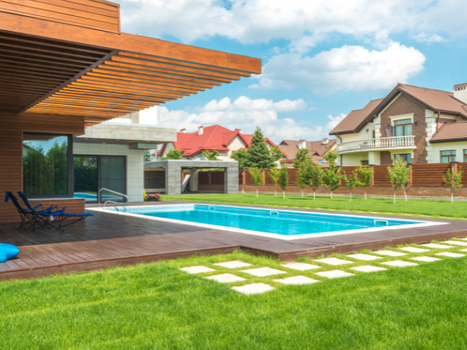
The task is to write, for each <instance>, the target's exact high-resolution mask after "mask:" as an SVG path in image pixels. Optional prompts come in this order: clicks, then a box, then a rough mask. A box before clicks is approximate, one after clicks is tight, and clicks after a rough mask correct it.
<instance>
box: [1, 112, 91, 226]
mask: <svg viewBox="0 0 467 350" xmlns="http://www.w3.org/2000/svg"><path fill="white" fill-rule="evenodd" d="M0 125H1V132H0V195H4V194H5V191H12V192H16V191H22V189H23V176H22V171H23V157H22V152H23V147H22V146H23V132H47V133H63V134H73V135H76V136H77V135H82V134H84V119H83V118H82V117H67V118H64V117H63V116H53V115H48V116H47V117H44V116H43V115H42V116H38V115H18V114H9V113H3V114H2V113H0ZM2 198H4V197H2ZM48 203H49V205H50V204H56V205H58V206H61V207H63V206H65V205H66V206H67V207H68V203H70V209H73V211H74V212H75V213H76V214H78V213H83V212H84V200H71V201H67V200H57V201H56V203H55V201H51V202H48ZM80 203H81V204H80ZM18 220H19V215H18V213H17V211H16V208H15V207H14V206H13V204H12V203H10V202H8V203H5V202H4V201H3V200H2V201H0V223H4V222H16V221H18Z"/></svg>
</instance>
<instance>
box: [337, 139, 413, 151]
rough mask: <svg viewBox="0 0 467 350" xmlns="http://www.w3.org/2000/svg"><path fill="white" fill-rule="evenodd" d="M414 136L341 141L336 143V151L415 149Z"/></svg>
mask: <svg viewBox="0 0 467 350" xmlns="http://www.w3.org/2000/svg"><path fill="white" fill-rule="evenodd" d="M415 148H416V146H415V136H413V135H412V136H393V137H381V138H379V139H368V140H358V141H351V142H343V143H340V144H338V145H337V152H338V153H352V152H364V151H385V150H394V149H415Z"/></svg>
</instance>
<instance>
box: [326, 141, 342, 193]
mask: <svg viewBox="0 0 467 350" xmlns="http://www.w3.org/2000/svg"><path fill="white" fill-rule="evenodd" d="M338 156H339V155H338V154H337V152H335V151H333V150H332V149H331V147H328V148H327V149H326V154H325V155H324V156H323V158H324V159H325V160H327V161H328V163H329V168H326V169H324V175H323V184H324V186H325V187H326V188H329V189H330V191H331V199H332V193H333V192H334V191H335V190H337V189H338V188H339V187H340V186H341V184H340V181H341V179H342V174H341V173H342V169H341V168H338V167H337V164H336V160H337V157H338Z"/></svg>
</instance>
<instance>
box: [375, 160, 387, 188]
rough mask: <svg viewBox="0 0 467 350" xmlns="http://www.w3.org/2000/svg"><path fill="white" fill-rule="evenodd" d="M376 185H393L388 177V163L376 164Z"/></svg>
mask: <svg viewBox="0 0 467 350" xmlns="http://www.w3.org/2000/svg"><path fill="white" fill-rule="evenodd" d="M373 170H374V175H373V177H374V179H373V180H374V185H375V186H391V182H390V181H389V179H388V166H387V165H374V166H373Z"/></svg>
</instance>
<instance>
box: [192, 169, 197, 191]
mask: <svg viewBox="0 0 467 350" xmlns="http://www.w3.org/2000/svg"><path fill="white" fill-rule="evenodd" d="M198 173H199V170H198V169H193V168H192V169H190V191H191V192H198V184H199V179H198Z"/></svg>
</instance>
